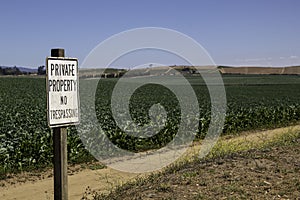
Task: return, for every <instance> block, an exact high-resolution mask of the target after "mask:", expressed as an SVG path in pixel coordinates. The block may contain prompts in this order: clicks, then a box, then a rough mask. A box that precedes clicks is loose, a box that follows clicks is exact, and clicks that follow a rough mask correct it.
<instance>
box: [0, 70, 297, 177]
mask: <svg viewBox="0 0 300 200" xmlns="http://www.w3.org/2000/svg"><path fill="white" fill-rule="evenodd" d="M173 79H174V84H176V77H175V76H174V78H173ZM187 79H188V81H189V82H190V83H191V85H192V87H193V88H194V90H195V93H196V95H197V98H198V102H199V110H200V118H199V130H198V133H197V137H198V138H203V137H204V136H205V134H206V132H207V129H208V127H209V122H210V106H211V105H210V98H209V93H208V90H207V87H206V85H205V83H204V81H203V80H202V79H199V77H188V78H187ZM223 79H224V83H225V88H226V96H227V102H228V105H227V107H228V109H227V114H226V123H225V126H224V129H223V134H235V133H238V132H240V131H243V130H252V129H262V128H274V127H278V126H285V125H289V124H291V123H295V122H297V121H299V118H300V104H299V99H300V77H299V76H280V75H269V76H264V75H261V76H258V75H257V76H224V77H223ZM117 80H118V79H101V81H100V82H99V84H98V90H97V94H96V96H97V98H96V102H95V105H96V114H97V118H98V121H99V123H100V125H101V127H102V128H103V130H104V131H105V134H106V135H107V136H108V137H109V139H110V140H111V141H112V142H113V143H115V144H116V145H118V146H119V147H121V148H123V149H127V150H131V151H144V150H147V149H152V148H160V147H161V146H164V145H166V144H167V143H168V142H170V141H171V140H172V139H173V138H174V136H175V135H176V133H177V131H178V127H179V126H180V125H179V122H180V119H181V118H180V106H179V103H178V100H177V99H176V97H175V95H174V94H173V93H172V92H171V91H170V90H168V89H167V88H166V87H163V86H159V85H155V84H148V85H145V86H143V87H141V88H139V89H138V90H136V91H135V92H134V94H133V96H132V98H131V100H130V105H129V109H130V114H131V117H132V118H133V120H134V121H135V122H136V123H138V124H140V125H145V124H147V123H149V122H150V117H149V116H148V111H149V109H150V108H151V106H152V105H153V104H157V103H160V104H161V105H162V106H163V107H164V108H165V110H166V113H167V121H166V123H165V127H164V128H163V129H162V130H161V131H160V132H159V133H157V134H156V135H154V136H152V137H149V138H138V137H134V136H130V135H127V134H125V133H124V131H123V130H121V129H120V128H119V127H117V126H116V122H115V121H114V119H113V117H112V114H111V113H112V112H111V108H110V96H111V93H112V90H113V87H114V86H115V84H116V81H117ZM85 81H90V80H81V84H82V83H84V82H85ZM178 87H180V85H178ZM120 98H121V97H120ZM187 99H188V97H187ZM186 102H187V103H188V101H186ZM46 108H47V106H46V85H45V79H43V78H20V77H18V78H13V77H1V78H0V174H1V173H6V172H8V171H13V170H22V169H27V168H38V167H41V166H46V165H51V163H52V157H53V155H52V133H51V130H50V129H49V127H48V125H47V118H46V117H47V114H46ZM195 109H196V108H195ZM191 114H193V113H191ZM187 123H188V124H189V122H187ZM92 125H93V124H91V126H92ZM68 153H69V155H68V159H69V162H85V161H88V160H91V159H93V158H92V156H91V155H90V154H89V153H88V152H87V151H86V150H85V148H84V145H83V144H82V142H81V140H80V138H79V137H78V135H77V132H76V129H75V127H71V128H69V131H68Z"/></svg>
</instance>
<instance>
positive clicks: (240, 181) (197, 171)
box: [0, 126, 300, 200]
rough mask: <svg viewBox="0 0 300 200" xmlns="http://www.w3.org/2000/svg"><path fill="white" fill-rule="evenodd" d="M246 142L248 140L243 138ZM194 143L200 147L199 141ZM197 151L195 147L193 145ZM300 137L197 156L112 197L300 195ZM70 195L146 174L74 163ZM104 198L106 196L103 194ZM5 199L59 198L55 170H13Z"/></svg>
mask: <svg viewBox="0 0 300 200" xmlns="http://www.w3.org/2000/svg"><path fill="white" fill-rule="evenodd" d="M291 130H293V131H299V130H300V126H294V127H288V128H281V129H275V130H268V131H260V132H254V133H253V132H252V133H246V134H242V136H238V137H230V138H225V140H227V141H229V142H238V144H240V143H241V141H242V142H243V143H248V142H255V143H257V142H259V141H261V140H270V139H272V137H275V136H278V135H280V134H282V133H285V132H286V131H291ZM241 144H242V143H241ZM193 148H194V149H196V151H197V149H199V145H195V146H194V147H193ZM192 151H193V150H192ZM299 155H300V141H299V139H298V140H297V141H296V142H295V143H294V144H293V145H289V146H278V147H273V148H269V149H264V150H251V151H247V152H243V153H235V154H230V155H227V156H225V157H219V158H214V159H206V160H202V161H201V162H191V163H189V164H186V165H185V166H184V167H180V168H178V169H177V168H176V167H175V168H171V169H170V170H168V171H166V172H164V173H163V175H161V174H155V175H153V176H150V179H138V180H143V181H140V182H139V181H137V182H134V183H133V184H125V185H124V186H123V187H121V188H119V189H117V191H114V192H113V193H112V194H111V195H110V196H108V197H106V199H231V198H232V199H236V198H237V199H300V157H299ZM68 174H69V177H68V179H69V199H71V200H73V199H81V198H82V197H83V196H84V199H93V198H94V196H99V195H98V194H107V193H109V192H110V191H112V190H113V189H115V188H116V186H119V185H123V184H124V183H126V182H128V181H130V180H132V181H133V180H135V179H136V178H138V177H141V176H144V175H138V174H132V173H125V172H121V171H116V170H113V169H110V168H104V169H103V168H101V164H100V163H91V164H83V165H74V166H69V167H68ZM99 198H100V197H99ZM0 199H1V200H9V199H22V200H26V199H33V200H35V199H53V171H52V169H48V170H44V171H42V172H24V173H20V174H12V175H9V177H8V178H7V179H5V180H0Z"/></svg>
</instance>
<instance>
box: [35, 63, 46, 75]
mask: <svg viewBox="0 0 300 200" xmlns="http://www.w3.org/2000/svg"><path fill="white" fill-rule="evenodd" d="M37 74H38V75H45V74H46V67H45V66H44V65H42V66H39V67H38V72H37Z"/></svg>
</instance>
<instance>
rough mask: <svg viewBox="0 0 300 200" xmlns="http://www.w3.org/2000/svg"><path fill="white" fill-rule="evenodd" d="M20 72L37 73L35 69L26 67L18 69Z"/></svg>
mask: <svg viewBox="0 0 300 200" xmlns="http://www.w3.org/2000/svg"><path fill="white" fill-rule="evenodd" d="M18 68H19V70H20V71H21V72H27V73H37V69H33V68H27V67H18Z"/></svg>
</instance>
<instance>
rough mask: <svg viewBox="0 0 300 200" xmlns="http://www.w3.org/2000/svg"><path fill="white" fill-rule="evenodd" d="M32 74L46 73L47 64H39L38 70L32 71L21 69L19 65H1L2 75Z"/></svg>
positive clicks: (0, 72) (0, 73)
mask: <svg viewBox="0 0 300 200" xmlns="http://www.w3.org/2000/svg"><path fill="white" fill-rule="evenodd" d="M30 74H37V75H45V74H46V68H45V66H39V67H38V69H37V71H35V72H30V71H21V70H20V69H19V68H18V67H16V66H14V67H1V66H0V75H16V76H17V75H30Z"/></svg>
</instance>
